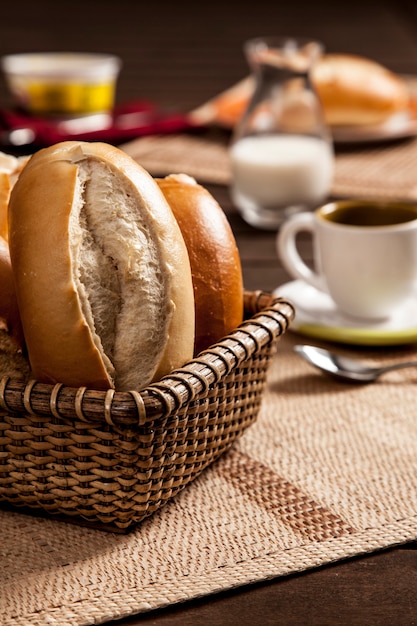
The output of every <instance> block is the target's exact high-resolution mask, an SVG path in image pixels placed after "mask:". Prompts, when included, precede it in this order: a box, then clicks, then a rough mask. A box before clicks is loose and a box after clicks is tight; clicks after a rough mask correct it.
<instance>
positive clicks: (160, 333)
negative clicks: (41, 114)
mask: <svg viewBox="0 0 417 626" xmlns="http://www.w3.org/2000/svg"><path fill="white" fill-rule="evenodd" d="M9 239H10V252H11V258H12V266H13V272H14V276H15V283H16V293H17V299H18V304H19V309H20V314H21V318H22V324H23V329H24V333H25V338H26V342H27V348H28V354H29V359H30V363H31V367H32V370H33V374H34V377H35V378H36V379H37V380H39V381H43V382H50V383H54V382H62V383H64V384H66V385H69V386H74V387H78V386H87V387H91V388H96V389H107V388H110V387H115V388H116V389H125V390H126V389H139V388H141V387H144V386H145V385H147V384H148V383H149V382H151V381H153V380H155V379H158V378H160V377H161V376H163V375H164V374H167V373H168V372H169V371H171V369H173V368H175V367H179V366H181V365H183V364H184V362H185V361H187V360H188V359H189V358H191V357H192V353H193V344H194V298H193V286H192V278H191V270H190V264H189V259H188V253H187V249H186V247H185V244H184V240H183V237H182V234H181V231H180V229H179V227H178V224H177V222H176V220H175V218H174V216H173V213H172V211H171V209H170V207H169V205H168V203H167V202H166V200H165V198H164V196H163V194H162V192H161V191H160V189H159V187H158V185H157V183H156V182H155V181H154V179H153V178H152V177H151V176H150V175H149V174H148V173H147V172H146V171H145V170H144V169H143V168H141V167H140V166H139V165H138V164H137V163H136V162H135V161H134V160H133V159H131V158H130V157H129V156H127V155H126V154H125V153H124V152H122V151H121V150H119V149H117V148H115V147H112V146H109V145H107V144H102V143H85V142H78V141H72V142H70V141H68V142H63V143H60V144H56V145H55V146H52V147H50V148H45V149H44V150H41V151H39V152H37V153H35V154H34V155H33V157H32V158H31V159H30V161H29V163H28V164H27V165H26V166H25V168H24V169H23V171H22V173H21V175H20V176H19V179H18V181H17V182H16V184H15V186H14V188H13V190H12V194H11V199H10V207H9Z"/></svg>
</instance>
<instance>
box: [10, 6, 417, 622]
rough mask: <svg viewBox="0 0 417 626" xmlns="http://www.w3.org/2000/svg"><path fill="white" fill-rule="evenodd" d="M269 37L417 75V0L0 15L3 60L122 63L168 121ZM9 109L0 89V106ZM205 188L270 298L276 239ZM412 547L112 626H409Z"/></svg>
mask: <svg viewBox="0 0 417 626" xmlns="http://www.w3.org/2000/svg"><path fill="white" fill-rule="evenodd" d="M270 34H288V35H298V36H309V37H314V38H316V39H319V40H321V41H322V42H323V43H324V45H325V49H326V50H327V51H328V52H336V51H337V52H343V53H354V54H360V55H364V56H368V57H370V58H373V59H375V60H377V61H379V62H380V63H383V64H384V65H386V66H387V67H389V68H390V69H392V70H394V71H396V72H399V73H404V74H416V75H417V4H416V3H415V0H409V1H401V0H393V1H384V0H380V1H379V2H371V1H369V0H361V1H360V2H357V1H356V0H351V2H349V3H339V2H333V3H329V2H322V3H321V2H319V1H316V2H311V1H308V2H307V1H302V0H299V1H298V2H288V3H283V2H275V3H270V2H267V1H266V0H265V1H264V0H257V2H253V3H229V4H228V3H226V2H224V1H222V2H220V1H219V0H211V1H210V2H205V0H200V1H199V2H196V1H195V0H194V2H181V1H180V0H179V1H178V2H172V0H163V1H160V0H153V2H146V3H145V2H141V1H140V0H137V1H136V2H132V1H131V0H117V2H116V1H114V0H100V2H96V1H95V0H71V1H68V0H60V1H59V2H56V1H55V0H38V2H33V0H30V1H27V0H20V2H17V3H12V2H8V3H6V4H5V5H3V6H2V19H1V20H0V55H4V54H9V53H12V52H25V51H38V50H39V51H41V50H42V51H43V50H51V51H54V50H65V49H66V50H80V51H102V52H110V53H115V54H117V55H119V56H120V57H121V59H122V61H123V69H122V72H121V75H120V79H119V83H118V91H117V99H118V100H119V101H121V102H122V101H126V100H129V99H137V98H141V97H145V98H147V99H150V100H153V101H155V102H157V103H158V104H160V105H161V106H163V107H165V108H166V109H167V110H175V111H188V110H190V109H192V108H194V107H196V106H197V105H199V104H201V103H202V102H204V101H206V100H207V99H208V98H210V97H212V96H213V95H214V94H216V93H218V92H221V91H222V90H223V89H225V88H226V87H228V86H230V85H231V84H233V83H234V82H236V81H237V80H239V79H240V78H242V77H243V76H245V75H246V73H247V71H248V70H247V64H246V60H245V58H244V56H243V53H242V44H243V42H244V41H245V40H246V39H248V38H250V37H253V36H258V35H270ZM7 104H9V96H8V93H7V89H6V85H5V84H4V80H3V78H1V81H0V105H7ZM208 188H209V189H210V191H211V192H212V193H213V195H214V196H215V197H216V198H217V199H218V200H219V202H220V204H221V205H222V207H223V208H224V210H225V212H226V214H227V216H228V218H229V220H230V223H231V225H232V227H233V230H234V232H235V236H236V239H237V242H238V246H239V249H240V253H241V258H242V265H243V272H244V280H245V286H246V287H247V288H248V289H265V290H268V291H269V290H272V289H274V288H275V287H276V286H278V285H279V284H282V283H283V282H285V281H286V280H287V279H288V276H287V275H286V274H285V271H284V270H283V269H282V268H281V267H280V265H279V261H278V259H277V255H276V251H275V234H274V233H271V232H266V231H259V230H255V229H253V228H251V227H250V226H247V225H246V224H245V223H244V222H243V221H242V220H241V218H240V217H239V215H238V214H237V212H236V210H235V208H234V207H233V205H232V203H231V200H230V197H229V192H228V189H226V188H224V187H221V186H209V187H208ZM416 548H417V542H415V543H411V544H407V545H404V546H400V547H398V548H394V549H389V550H386V551H382V552H380V553H377V554H372V555H369V556H365V557H361V558H354V559H349V560H346V561H344V562H341V563H338V564H334V565H330V566H326V567H321V568H319V569H316V570H313V571H309V572H304V573H302V574H299V575H294V576H289V577H285V578H280V579H277V580H272V581H267V582H264V583H261V584H256V585H251V586H249V587H241V588H238V589H236V590H233V591H230V592H225V593H222V594H218V595H213V596H209V597H204V598H202V599H198V600H194V601H190V602H187V603H184V604H181V605H177V606H172V607H169V608H167V609H163V610H158V611H153V612H151V613H148V614H143V615H140V616H137V617H132V618H129V619H124V620H121V621H120V622H117V623H118V624H120V626H122V625H125V626H128V625H129V626H135V625H138V624H141V625H142V624H143V625H147V624H149V625H151V624H153V625H161V626H162V625H164V626H168V625H170V626H175V625H177V624H178V625H180V624H181V626H187V625H188V624H190V625H191V624H192V625H194V626H195V624H232V623H233V624H234V623H235V622H236V623H240V624H241V626H245V625H249V624H251V625H253V624H255V625H257V624H262V625H265V626H266V625H269V624H285V625H289V624H297V625H299V624H309V625H310V626H312V625H320V626H325V625H327V624H332V625H333V624H349V625H351V624H360V625H364V624H367V625H372V626H377V625H385V624H386V625H388V624H389V625H391V624H395V625H396V626H403V625H404V626H405V625H411V624H416V623H417V593H416V589H417V549H416Z"/></svg>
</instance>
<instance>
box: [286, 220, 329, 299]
mask: <svg viewBox="0 0 417 626" xmlns="http://www.w3.org/2000/svg"><path fill="white" fill-rule="evenodd" d="M300 232H309V233H311V236H312V237H313V239H314V237H315V236H316V226H315V217H314V213H307V212H305V213H297V214H296V215H293V216H292V217H290V218H289V219H288V220H286V221H285V222H284V223H283V224H281V227H280V230H279V231H278V235H277V252H278V256H279V257H280V259H281V262H282V264H283V266H284V268H285V269H286V270H287V272H288V273H289V274H290V275H291V276H292V277H293V278H299V279H301V280H303V281H305V282H306V283H308V284H309V285H312V286H313V287H315V288H316V289H319V290H320V291H327V290H326V286H325V281H324V279H323V277H321V276H320V275H319V274H317V272H315V271H313V270H312V269H311V268H310V267H308V265H307V264H306V263H305V262H304V261H303V260H302V258H301V257H300V254H299V252H298V249H297V243H296V237H297V235H298V233H300Z"/></svg>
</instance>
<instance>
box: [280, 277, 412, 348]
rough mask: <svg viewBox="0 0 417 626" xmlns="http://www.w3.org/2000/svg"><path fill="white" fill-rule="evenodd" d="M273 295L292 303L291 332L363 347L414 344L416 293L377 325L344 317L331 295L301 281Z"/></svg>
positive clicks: (291, 283)
mask: <svg viewBox="0 0 417 626" xmlns="http://www.w3.org/2000/svg"><path fill="white" fill-rule="evenodd" d="M274 295H275V296H280V297H283V298H286V299H287V300H290V302H292V304H294V306H295V310H296V313H295V318H294V321H293V322H292V324H291V326H290V329H291V330H293V331H296V332H298V333H301V334H303V335H308V336H309V337H315V338H317V339H324V340H328V341H336V342H338V343H346V344H356V345H364V346H388V345H401V344H408V343H414V342H417V294H416V296H415V297H410V299H409V300H407V301H406V302H405V303H404V304H403V305H402V306H401V307H400V308H399V310H398V311H396V312H395V314H393V315H392V316H391V317H389V318H387V319H384V320H381V321H376V322H368V321H366V322H363V321H362V320H356V319H354V318H350V317H348V316H345V315H343V314H342V313H340V311H338V310H337V308H336V306H335V304H334V302H333V300H332V299H331V298H330V296H328V295H327V294H325V293H323V292H321V291H318V290H317V289H315V288H314V287H311V286H310V285H307V284H306V283H305V282H304V281H302V280H294V281H292V282H290V283H286V284H284V285H281V286H280V287H278V288H277V289H275V291H274Z"/></svg>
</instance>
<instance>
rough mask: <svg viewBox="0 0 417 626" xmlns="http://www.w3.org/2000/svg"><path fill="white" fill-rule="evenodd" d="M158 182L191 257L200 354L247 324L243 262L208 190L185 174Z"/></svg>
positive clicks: (220, 212) (197, 350) (196, 341)
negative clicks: (243, 320)
mask: <svg viewBox="0 0 417 626" xmlns="http://www.w3.org/2000/svg"><path fill="white" fill-rule="evenodd" d="M157 182H158V185H159V187H160V188H161V190H162V192H163V193H164V195H165V198H166V199H167V200H168V203H169V205H170V206H171V208H172V210H173V212H174V215H175V217H176V218H177V221H178V223H179V225H180V228H181V231H182V233H183V236H184V240H185V243H186V246H187V249H188V254H189V257H190V263H191V271H192V277H193V286H194V299H195V317H196V340H195V349H194V351H195V353H196V354H197V353H199V352H201V350H204V349H205V348H208V347H209V346H210V345H211V344H213V343H215V342H216V341H218V340H219V339H221V338H222V337H224V336H225V335H227V334H228V333H229V332H230V331H231V330H233V329H234V328H236V326H238V325H239V324H240V323H241V322H242V319H243V279H242V268H241V263H240V256H239V252H238V249H237V245H236V241H235V238H234V235H233V232H232V229H231V227H230V225H229V222H228V221H227V218H226V216H225V214H224V212H223V210H222V208H221V207H220V205H219V204H218V203H217V201H216V200H215V199H214V198H213V196H212V195H211V194H210V193H209V191H208V190H207V189H205V188H204V187H202V186H201V185H199V184H197V182H196V181H195V180H194V179H193V178H191V177H190V176H187V175H185V174H171V175H170V176H167V177H166V178H161V179H157Z"/></svg>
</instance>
